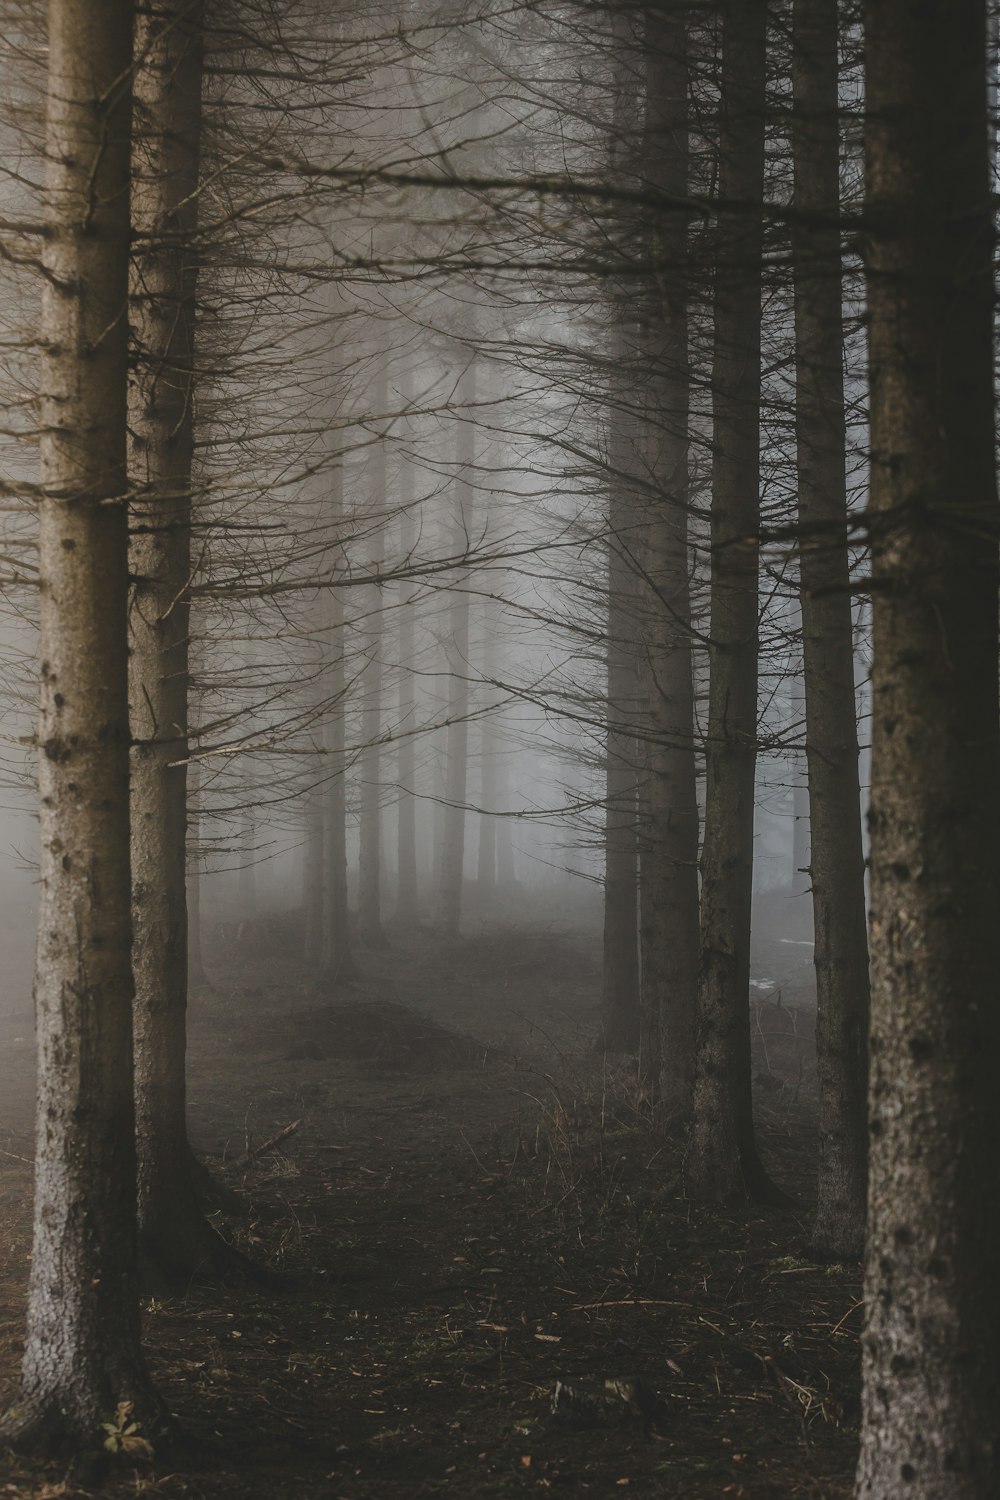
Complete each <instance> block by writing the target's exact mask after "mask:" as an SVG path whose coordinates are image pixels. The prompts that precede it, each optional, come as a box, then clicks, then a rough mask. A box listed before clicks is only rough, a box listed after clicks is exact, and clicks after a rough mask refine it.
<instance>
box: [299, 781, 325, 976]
mask: <svg viewBox="0 0 1000 1500" xmlns="http://www.w3.org/2000/svg"><path fill="white" fill-rule="evenodd" d="M326 769H327V767H326V766H325V765H324V766H323V770H324V771H325V770H326ZM322 787H323V783H322V780H319V782H318V785H317V786H314V787H310V789H309V792H308V794H307V796H306V798H305V818H306V827H305V844H304V847H303V857H302V914H303V918H304V923H303V925H304V932H303V946H302V952H303V958H304V959H305V962H306V964H307V965H308V966H309V967H310V968H311V969H315V968H317V967H318V965H319V963H320V961H321V959H322V956H323V927H324V924H325V920H326V898H325V894H324V891H323V875H324V869H325V863H326V859H325V854H326V851H325V849H324V847H323V845H324V826H323V825H324V822H325V819H324V816H323V812H324V808H323V791H322Z"/></svg>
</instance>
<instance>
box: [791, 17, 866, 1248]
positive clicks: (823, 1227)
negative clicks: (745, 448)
mask: <svg viewBox="0 0 1000 1500" xmlns="http://www.w3.org/2000/svg"><path fill="white" fill-rule="evenodd" d="M838 18H839V3H838V0H795V6H794V12H793V19H794V46H795V50H794V84H795V109H794V115H793V147H794V165H795V198H794V208H795V213H796V217H795V219H794V220H793V227H792V248H793V268H794V280H795V435H796V442H797V446H798V492H799V527H800V534H799V579H800V587H801V595H802V653H803V670H804V679H805V697H806V755H807V758H808V766H809V801H808V807H809V817H808V823H807V824H806V826H807V827H808V830H809V837H810V845H811V849H810V854H809V857H808V859H809V866H810V870H809V873H810V876H811V882H812V892H813V918H814V925H815V941H816V950H815V958H816V1000H817V1016H816V1061H817V1071H818V1076H819V1146H820V1159H819V1196H818V1204H817V1209H816V1218H815V1221H814V1224H813V1230H812V1243H813V1247H814V1249H815V1250H816V1251H817V1252H819V1253H821V1254H822V1255H824V1256H826V1257H830V1258H833V1259H845V1258H850V1259H857V1258H858V1257H859V1256H860V1255H861V1252H862V1249H863V1246H864V1230H865V1195H866V1184H867V1160H868V1120H867V1105H866V1099H865V1094H866V1088H867V1047H868V998H869V996H868V991H869V986H868V938H867V933H866V930H865V872H864V853H863V851H862V847H861V790H860V784H859V778H858V732H857V719H856V703H855V692H854V635H853V621H852V615H851V595H850V570H849V560H848V551H847V474H846V458H845V455H846V451H847V429H846V420H845V411H844V375H843V367H844V336H843V311H842V289H841V280H842V277H841V253H840V231H839V227H838V224H837V209H838V204H839V200H840V139H839V135H840V133H839V128H838V123H839V114H838V62H837V40H838ZM804 823H805V820H804V819H803V818H802V814H801V809H800V807H799V783H798V779H797V780H796V785H795V828H796V833H797V834H798V832H799V831H800V829H801V828H802V826H803V824H804ZM800 842H801V841H800V839H799V838H798V837H797V838H796V839H795V847H796V850H798V849H799V846H800ZM802 863H804V861H803V860H802V858H801V856H800V857H799V858H797V859H796V865H800V864H802ZM794 878H795V872H793V880H794Z"/></svg>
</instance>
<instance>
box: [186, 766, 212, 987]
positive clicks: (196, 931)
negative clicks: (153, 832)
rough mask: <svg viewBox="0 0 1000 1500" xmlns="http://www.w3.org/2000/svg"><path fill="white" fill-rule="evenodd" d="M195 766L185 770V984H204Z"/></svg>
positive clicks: (200, 858) (199, 820) (196, 769)
mask: <svg viewBox="0 0 1000 1500" xmlns="http://www.w3.org/2000/svg"><path fill="white" fill-rule="evenodd" d="M199 780H200V777H199V775H198V765H197V762H195V764H193V765H191V766H189V767H188V798H187V803H188V805H187V918H188V943H187V964H188V985H189V986H190V985H203V984H207V983H208V975H207V973H206V972H205V954H204V945H203V943H202V930H201V928H202V924H201V881H202V855H201V850H200V848H199V844H200V825H201V809H200V807H199V805H198V783H199Z"/></svg>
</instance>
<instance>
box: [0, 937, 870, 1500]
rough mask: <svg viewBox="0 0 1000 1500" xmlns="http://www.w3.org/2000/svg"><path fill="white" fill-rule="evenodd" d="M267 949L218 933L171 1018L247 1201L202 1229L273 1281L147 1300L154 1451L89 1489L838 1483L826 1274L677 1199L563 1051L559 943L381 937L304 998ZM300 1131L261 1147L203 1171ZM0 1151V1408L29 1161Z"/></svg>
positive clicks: (290, 949)
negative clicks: (280, 1284)
mask: <svg viewBox="0 0 1000 1500" xmlns="http://www.w3.org/2000/svg"><path fill="white" fill-rule="evenodd" d="M295 945H296V935H295V933H294V930H292V931H287V930H285V929H284V928H283V927H282V924H281V922H280V920H278V919H262V921H261V922H260V923H259V924H257V927H256V929H253V928H244V930H243V931H242V932H240V933H236V932H232V933H226V932H224V933H223V934H222V935H221V942H220V946H219V948H218V949H217V951H216V952H215V953H214V954H211V955H210V969H211V973H212V976H213V978H214V980H215V987H214V988H213V989H212V990H202V991H198V992H196V994H195V997H194V1003H193V1006H192V1016H191V1058H192V1067H191V1075H192V1083H191V1118H192V1131H193V1135H194V1138H195V1141H196V1144H197V1145H198V1147H199V1148H200V1149H201V1150H203V1151H204V1152H205V1153H206V1155H207V1157H208V1159H209V1160H210V1161H211V1162H212V1163H213V1165H215V1166H216V1167H217V1169H218V1170H220V1171H222V1172H223V1174H224V1175H225V1176H226V1178H227V1180H228V1181H230V1182H231V1183H232V1184H233V1185H234V1186H236V1187H239V1188H241V1189H242V1190H243V1191H244V1192H245V1193H246V1195H247V1197H248V1199H249V1202H250V1204H251V1212H250V1214H249V1216H248V1218H247V1219H245V1220H242V1221H240V1220H237V1221H234V1222H233V1223H232V1224H228V1225H223V1226H222V1227H223V1228H224V1230H225V1232H226V1233H229V1234H232V1236H233V1237H234V1238H235V1239H236V1241H237V1243H239V1244H240V1245H241V1246H242V1248H244V1249H245V1250H246V1251H247V1252H248V1253H250V1254H252V1255H254V1256H255V1257H256V1258H257V1259H259V1260H261V1261H263V1262H265V1263H267V1264H269V1265H271V1266H272V1267H274V1268H276V1269H278V1270H284V1271H286V1272H289V1273H291V1274H292V1276H294V1277H295V1278H296V1281H295V1283H294V1284H293V1285H291V1286H289V1287H288V1288H287V1289H284V1290H281V1291H278V1292H274V1291H263V1290H258V1289H256V1288H251V1289H248V1288H246V1287H231V1288H223V1289H221V1291H220V1290H212V1289H202V1288H193V1289H192V1290H191V1293H190V1295H189V1296H186V1297H183V1298H174V1299H169V1300H163V1299H154V1300H152V1301H151V1302H150V1303H148V1304H147V1307H146V1311H145V1331H146V1340H147V1347H148V1349H149V1356H150V1361H151V1364H152V1367H153V1370H154V1374H155V1377H156V1380H157V1382H158V1384H159V1386H160V1388H161V1390H162V1391H163V1393H164V1395H165V1396H166V1398H167V1400H168V1402H169V1404H170V1405H171V1406H172V1408H173V1409H174V1410H175V1411H176V1412H177V1413H178V1415H179V1418H180V1420H181V1423H182V1428H183V1433H184V1437H185V1442H184V1445H183V1446H180V1447H178V1449H177V1450H176V1451H175V1452H171V1453H165V1454H163V1455H162V1456H161V1463H160V1464H159V1465H158V1466H157V1470H156V1472H155V1473H153V1474H148V1475H144V1474H140V1475H139V1476H138V1477H137V1478H133V1477H131V1476H130V1477H129V1478H128V1480H127V1481H126V1480H125V1479H124V1478H123V1479H121V1480H119V1479H116V1478H115V1477H112V1479H111V1483H110V1486H106V1487H105V1489H104V1490H103V1492H102V1493H104V1494H105V1495H111V1496H114V1497H115V1500H118V1497H119V1496H120V1497H122V1500H124V1496H125V1495H126V1494H128V1495H134V1494H135V1493H136V1486H137V1485H138V1486H139V1489H140V1492H141V1493H143V1494H148V1495H162V1496H164V1497H174V1496H177V1497H179V1496H199V1497H206V1500H208V1497H215V1496H220V1497H221V1496H227V1497H229V1496H231V1497H243V1496H245V1497H247V1500H313V1497H316V1500H319V1497H321V1496H322V1497H329V1500H333V1497H338V1496H343V1497H344V1500H410V1497H413V1500H416V1497H419V1496H431V1495H454V1496H461V1497H463V1500H466V1497H479V1496H483V1497H486V1496H491V1497H492V1496H507V1495H513V1494H523V1493H525V1492H526V1491H528V1492H530V1491H534V1492H538V1493H540V1492H542V1491H544V1490H548V1489H556V1490H557V1491H561V1492H562V1493H563V1494H567V1495H591V1494H592V1495H598V1496H609V1495H611V1494H619V1493H621V1492H622V1491H624V1492H626V1493H630V1494H648V1495H656V1496H659V1497H668V1500H673V1497H676V1500H682V1497H683V1500H717V1497H719V1496H723V1495H725V1496H735V1497H738V1500H739V1497H745V1500H771V1497H774V1500H778V1497H779V1496H780V1497H782V1500H785V1497H788V1496H795V1495H801V1496H810V1497H812V1500H842V1497H845V1496H847V1495H848V1494H849V1493H850V1474H851V1469H852V1467H853V1461H854V1450H853V1442H854V1439H853V1434H852V1430H851V1429H852V1425H853V1416H854V1412H853V1408H852V1401H853V1393H854V1389H855V1382H856V1354H857V1322H858V1319H857V1312H856V1310H855V1311H852V1308H853V1305H854V1303H855V1302H856V1300H857V1293H856V1278H855V1276H854V1274H853V1272H851V1271H845V1270H836V1271H834V1272H833V1273H832V1274H831V1273H829V1272H828V1271H826V1270H825V1269H824V1268H821V1267H817V1266H813V1265H811V1264H810V1263H809V1262H808V1261H806V1260H804V1259H801V1258H800V1256H799V1253H798V1252H799V1251H800V1247H801V1240H802V1225H801V1223H800V1221H799V1220H797V1219H796V1218H795V1216H793V1215H788V1214H774V1213H772V1214H769V1215H766V1216H749V1217H747V1216H736V1217H731V1218H719V1217H718V1216H714V1215H709V1214H706V1213H703V1212H700V1211H697V1210H695V1209H693V1208H692V1206H691V1205H690V1204H688V1203H687V1202H686V1200H685V1199H684V1197H683V1194H682V1191H681V1183H680V1178H679V1163H678V1160H677V1153H676V1147H675V1146H674V1145H673V1144H672V1143H671V1142H669V1141H668V1140H665V1139H663V1138H662V1137H658V1136H656V1135H655V1134H654V1133H653V1132H651V1131H650V1130H649V1128H648V1126H647V1125H646V1123H645V1121H644V1119H643V1116H642V1110H641V1107H640V1102H639V1101H638V1100H637V1098H636V1094H635V1089H634V1086H633V1085H632V1083H631V1082H630V1077H629V1072H628V1070H627V1069H626V1068H617V1067H614V1066H610V1067H606V1066H605V1064H604V1063H603V1061H602V1060H601V1059H599V1058H598V1057H596V1056H595V1055H594V1054H593V1053H592V1052H591V1051H589V1050H587V1048H586V1042H587V1040H588V1039H589V1037H592V1036H593V1034H594V1031H595V1029H596V1028H595V1021H596V1014H597V984H598V973H599V971H598V968H597V964H596V955H595V949H594V945H593V942H592V941H591V939H590V938H589V936H588V935H587V934H586V933H582V934H581V933H579V932H574V931H572V930H570V929H568V928H566V927H565V926H560V925H557V924H555V923H554V922H552V921H551V920H550V921H546V922H543V921H539V920H536V921H535V922H534V923H528V922H524V923H522V925H520V926H519V927H517V928H514V927H511V926H505V927H499V928H496V927H494V928H492V929H486V928H484V929H483V930H481V931H479V932H478V933H473V934H472V935H470V936H469V937H467V938H466V939H464V940H462V941H461V942H459V943H451V944H446V943H442V942H441V941H440V940H437V939H435V938H434V937H433V936H432V935H430V934H414V935H410V936H408V937H406V938H404V937H402V936H397V937H396V939H395V940H394V941H393V942H392V943H391V945H390V946H389V947H388V948H387V949H386V950H385V951H383V952H379V953H372V954H366V955H364V961H365V962H364V968H365V979H364V981H363V982H361V983H359V984H357V985H352V986H342V987H340V988H339V989H338V990H337V992H336V993H334V994H329V993H324V992H322V991H320V992H317V991H316V989H315V987H313V986H312V985H311V984H309V983H308V982H307V978H306V976H305V974H304V971H303V969H302V966H301V965H300V963H299V962H298V961H297V959H296V956H295ZM223 976H225V982H223ZM785 1019H787V1017H786V1018H785ZM796 1024H797V1023H796ZM778 1045H779V1047H780V1041H779V1044H778ZM770 1050H771V1052H774V1051H775V1050H776V1049H775V1045H772V1047H771V1049H770ZM787 1064H788V1077H787V1078H786V1079H785V1080H784V1082H782V1083H781V1085H780V1097H781V1098H782V1099H785V1098H786V1095H787V1100H788V1109H787V1110H786V1111H785V1112H784V1113H782V1112H780V1111H779V1110H777V1109H773V1110H771V1112H770V1114H769V1115H768V1120H769V1125H768V1130H769V1133H770V1135H771V1137H772V1145H775V1146H777V1148H778V1151H779V1155H780V1157H781V1160H782V1165H783V1166H784V1167H785V1168H786V1169H794V1170H796V1171H797V1170H799V1169H800V1168H801V1167H802V1160H803V1157H804V1155H805V1154H807V1152H808V1146H807V1145H805V1144H803V1143H802V1142H801V1141H798V1140H796V1139H795V1138H794V1134H793V1132H794V1130H795V1129H797V1128H798V1127H799V1126H800V1125H801V1123H802V1121H801V1119H800V1117H799V1116H797V1115H795V1114H794V1113H792V1112H790V1111H791V1110H792V1102H791V1101H792V1099H793V1095H794V1089H793V1088H792V1087H791V1082H792V1078H793V1075H794V1056H793V1055H791V1054H790V1055H789V1058H788V1059H787ZM786 1085H787V1088H786ZM298 1120H301V1124H300V1125H299V1126H298V1128H297V1130H296V1131H295V1132H294V1133H293V1134H292V1135H291V1136H289V1137H288V1138H287V1139H286V1140H285V1141H284V1143H283V1144H282V1146H281V1148H279V1149H270V1150H267V1151H263V1152H261V1154H260V1155H259V1156H256V1157H255V1158H254V1160H253V1161H252V1162H251V1164H250V1166H249V1167H246V1168H242V1169H240V1168H238V1167H237V1166H236V1165H235V1163H236V1161H237V1159H238V1158H239V1157H240V1155H241V1154H243V1153H245V1152H246V1151H247V1150H248V1149H249V1150H256V1149H257V1148H258V1147H259V1146H260V1145H262V1144H263V1143H265V1142H266V1141H268V1140H269V1139H270V1138H272V1137H273V1136H275V1135H276V1134H277V1133H278V1132H279V1131H281V1130H282V1129H283V1128H285V1127H286V1126H288V1125H290V1124H292V1123H293V1122H294V1121H298ZM0 1165H2V1166H4V1167H5V1168H6V1169H7V1170H6V1173H5V1175H4V1177H3V1183H2V1187H5V1188H6V1190H7V1191H8V1194H9V1196H8V1198H7V1200H6V1207H5V1217H4V1224H3V1228H4V1234H3V1239H2V1243H0V1251H2V1252H3V1253H5V1269H6V1273H7V1274H6V1276H5V1277H4V1281H3V1286H2V1298H3V1306H2V1311H0V1398H2V1396H3V1395H4V1394H6V1393H7V1392H8V1391H10V1390H11V1389H12V1388H13V1381H14V1378H15V1375H16V1361H17V1354H18V1349H19V1344H20V1338H21V1320H22V1318H23V1295H24V1279H25V1266H26V1261H25V1256H26V1253H27V1248H28V1239H27V1234H28V1217H27V1205H26V1195H25V1190H26V1187H27V1180H28V1179H27V1167H26V1165H24V1164H23V1163H17V1162H16V1161H10V1160H8V1161H0ZM560 1379H561V1380H564V1381H568V1382H570V1383H571V1384H572V1385H575V1386H576V1387H577V1388H578V1389H579V1390H580V1391H582V1392H583V1393H584V1398H583V1402H582V1404H581V1405H580V1406H579V1407H578V1408H576V1409H574V1408H571V1409H570V1410H569V1412H568V1418H569V1420H566V1419H565V1418H563V1419H560V1418H558V1417H553V1416H552V1414H551V1398H552V1392H553V1390H554V1387H555V1384H556V1381H557V1380H560ZM606 1380H614V1381H617V1382H618V1383H619V1389H620V1390H624V1391H625V1393H626V1398H627V1399H619V1397H618V1396H617V1395H616V1394H611V1395H608V1394H606V1393H604V1391H603V1382H604V1381H606ZM636 1380H639V1381H641V1382H642V1384H641V1385H639V1386H638V1387H637V1386H635V1384H634V1382H635V1381H636ZM636 1392H637V1393H638V1394H636ZM588 1393H589V1397H592V1398H593V1400H592V1401H590V1400H589V1397H588ZM8 1475H9V1479H10V1483H11V1487H10V1488H9V1489H7V1490H4V1489H3V1487H2V1481H3V1480H5V1479H6V1478H7V1477H8ZM40 1481H45V1482H47V1483H48V1484H49V1485H50V1486H51V1487H52V1488H51V1489H50V1491H49V1492H50V1493H51V1494H53V1495H55V1494H57V1493H58V1494H59V1495H60V1496H61V1497H63V1500H70V1497H76V1496H84V1495H86V1494H88V1493H89V1491H88V1490H87V1489H86V1488H85V1487H81V1486H80V1485H79V1484H78V1483H77V1482H75V1481H74V1480H73V1479H72V1477H70V1478H69V1479H67V1476H66V1475H65V1473H64V1472H63V1471H62V1470H60V1469H58V1467H55V1468H50V1469H48V1470H46V1471H44V1473H39V1471H38V1470H30V1469H27V1468H24V1467H23V1466H21V1465H20V1464H19V1463H16V1462H14V1461H11V1463H10V1464H9V1465H8V1466H7V1468H6V1469H5V1467H4V1464H3V1462H2V1461H0V1494H2V1495H25V1496H27V1495H28V1494H29V1493H35V1494H44V1493H45V1489H44V1485H43V1488H42V1489H41V1490H38V1489H37V1485H38V1484H39V1482H40ZM30 1482H33V1483H34V1484H35V1485H36V1489H35V1490H34V1491H32V1490H31V1489H30V1488H28V1485H29V1483H30ZM64 1482H65V1483H66V1484H67V1488H65V1489H63V1490H59V1489H58V1488H56V1487H57V1486H58V1485H59V1484H62V1483H64Z"/></svg>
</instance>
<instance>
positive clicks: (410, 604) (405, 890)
mask: <svg viewBox="0 0 1000 1500" xmlns="http://www.w3.org/2000/svg"><path fill="white" fill-rule="evenodd" d="M411 387H412V380H411V378H410V375H409V371H407V372H406V374H405V377H404V381H403V400H404V402H405V403H406V404H407V405H409V402H410V400H411V399H412V392H411ZM414 477H415V471H414V467H413V461H412V458H411V457H410V455H409V454H407V453H404V454H403V455H402V458H401V459H400V466H399V550H400V559H401V561H402V562H403V563H404V564H405V563H407V562H409V561H410V560H411V559H412V558H413V556H414V553H415V551H416V546H417V513H416V510H415V508H414ZM418 595H419V589H418V587H417V586H416V585H415V584H412V583H408V582H404V583H401V584H400V610H399V729H400V735H401V738H400V741H399V750H398V779H399V788H398V792H397V801H396V920H397V921H398V922H399V923H400V924H401V925H403V926H408V927H412V926H413V925H414V924H415V923H416V921H417V918H418V916H419V896H420V887H419V880H418V876H417V803H416V798H415V796H414V792H415V789H416V776H417V739H416V733H415V731H416V727H417V688H416V677H415V675H414V673H415V663H416V655H417V598H418Z"/></svg>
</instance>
